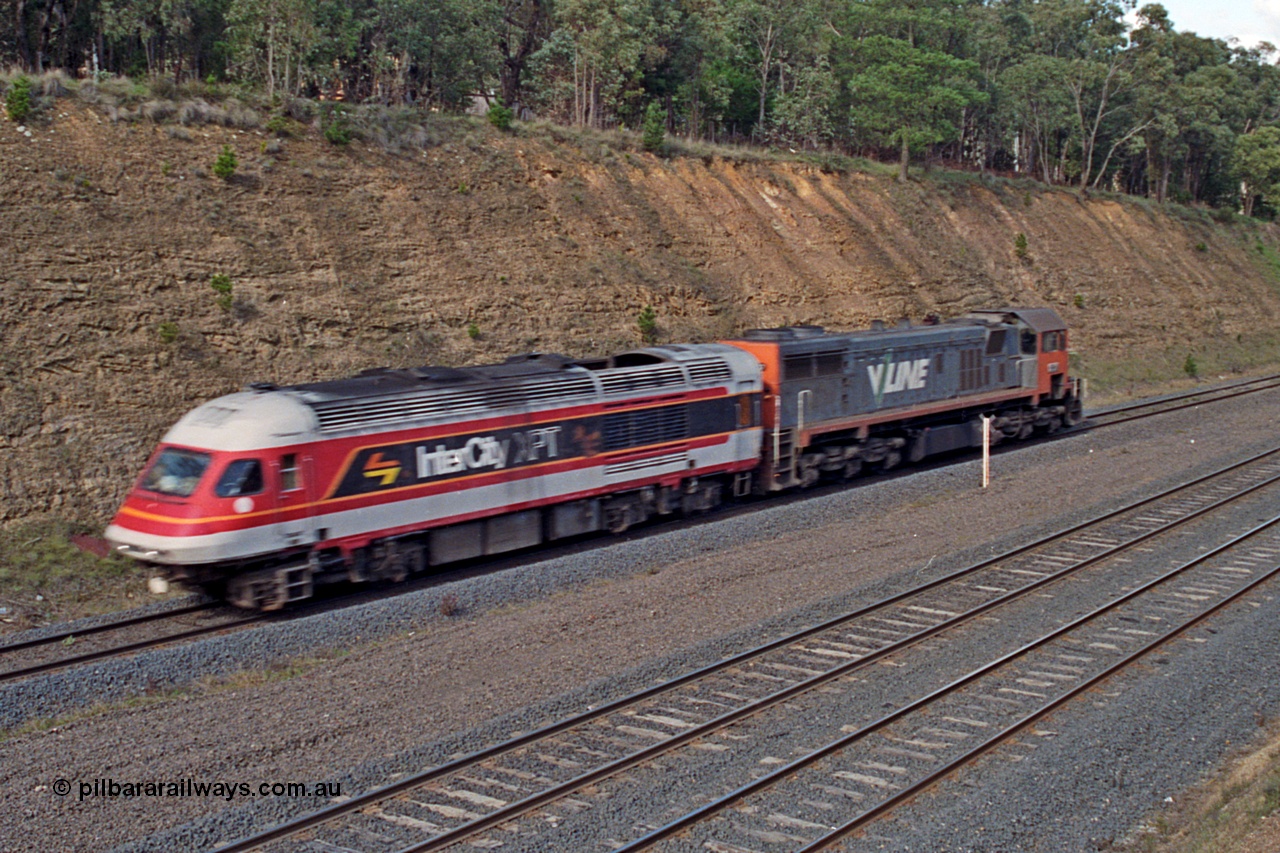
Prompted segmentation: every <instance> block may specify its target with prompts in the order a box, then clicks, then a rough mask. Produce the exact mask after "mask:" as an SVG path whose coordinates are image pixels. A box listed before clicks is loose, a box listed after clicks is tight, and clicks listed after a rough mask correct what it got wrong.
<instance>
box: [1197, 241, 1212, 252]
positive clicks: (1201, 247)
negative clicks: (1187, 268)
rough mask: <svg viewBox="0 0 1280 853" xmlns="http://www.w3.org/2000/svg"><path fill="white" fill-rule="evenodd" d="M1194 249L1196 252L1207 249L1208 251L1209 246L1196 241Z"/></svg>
mask: <svg viewBox="0 0 1280 853" xmlns="http://www.w3.org/2000/svg"><path fill="white" fill-rule="evenodd" d="M1196 251H1197V252H1207V251H1209V247H1208V246H1207V245H1205V244H1204V243H1196Z"/></svg>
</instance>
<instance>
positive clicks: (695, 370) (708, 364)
mask: <svg viewBox="0 0 1280 853" xmlns="http://www.w3.org/2000/svg"><path fill="white" fill-rule="evenodd" d="M684 366H685V369H686V370H688V371H689V381H690V382H725V381H727V380H728V379H729V378H730V377H731V376H732V375H733V374H732V372H731V371H730V370H729V365H728V363H727V362H725V360H724V359H722V358H697V359H693V360H692V361H686V362H685V363H684Z"/></svg>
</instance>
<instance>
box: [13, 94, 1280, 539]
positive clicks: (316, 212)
mask: <svg viewBox="0 0 1280 853" xmlns="http://www.w3.org/2000/svg"><path fill="white" fill-rule="evenodd" d="M31 131H32V135H31V136H30V137H28V136H26V135H25V134H23V133H20V132H19V130H18V128H17V127H16V126H15V125H14V124H12V123H10V122H3V121H0V197H3V199H4V203H3V205H0V235H2V236H0V293H2V295H3V301H2V302H0V523H3V522H12V521H14V520H17V519H23V518H29V517H33V516H39V515H47V514H56V515H60V516H65V517H72V518H78V519H82V520H86V521H91V522H94V523H98V522H100V521H102V520H104V519H105V517H106V516H107V514H109V512H110V511H111V510H112V509H113V507H114V506H115V504H116V503H117V502H118V500H119V499H120V497H121V495H122V494H123V491H124V490H125V489H126V488H127V487H128V484H129V482H130V481H131V479H132V477H133V476H134V474H135V473H136V471H137V469H138V467H139V466H140V464H141V463H142V461H143V459H144V458H145V455H146V453H147V452H148V451H149V449H150V448H151V447H152V446H153V444H154V442H155V441H156V439H157V438H158V437H159V436H160V434H161V433H162V432H163V431H164V429H165V428H166V427H167V426H168V425H169V424H171V423H172V422H173V421H174V420H175V419H176V418H177V417H178V416H179V415H181V414H182V412H184V411H185V410H187V409H188V408H190V407H192V406H193V405H195V404H197V403H198V402H200V401H202V400H204V399H207V398H209V397H211V396H214V395H217V394H219V393H223V392H226V391H229V390H233V389H235V388H237V387H239V386H241V385H243V384H244V383H245V382H248V381H253V380H273V381H278V382H299V381H308V380H313V379H318V378H329V377H333V376H337V375H342V374H345V373H349V372H353V371H356V370H360V369H363V368H366V367H371V366H378V365H408V364H421V363H426V362H445V363H465V362H477V361H486V360H499V359H501V358H503V357H505V356H506V355H507V354H510V353H512V352H517V351H523V350H530V349H539V350H544V351H563V352H567V353H570V354H575V355H580V354H587V353H589V352H599V351H608V350H615V349H619V348H624V347H627V346H632V345H635V344H637V343H638V342H639V341H638V332H637V329H636V322H635V318H636V314H637V312H638V311H639V310H640V309H641V308H642V307H643V306H645V305H650V304H651V305H653V306H654V308H655V309H656V311H657V314H658V318H659V326H660V332H661V337H662V339H663V340H698V339H709V338H714V337H717V336H722V335H725V334H729V333H732V332H735V331H737V330H740V329H742V328H746V327H750V326H758V325H775V324H783V323H795V322H806V323H819V324H822V325H826V326H829V327H834V328H856V327H860V326H864V325H866V324H867V323H868V322H869V321H870V320H872V319H877V318H881V319H888V320H893V319H897V318H899V317H903V316H908V317H912V318H917V319H918V318H919V317H921V316H923V315H924V314H925V313H928V312H937V313H939V314H942V315H944V316H949V315H953V314H956V313H958V312H960V311H962V310H965V309H967V308H970V307H975V306H990V305H994V304H1004V303H1021V304H1033V305H1040V304H1048V305H1052V306H1054V307H1056V308H1057V309H1058V310H1059V311H1061V312H1062V313H1063V314H1064V315H1065V316H1066V317H1067V319H1068V321H1069V322H1070V323H1071V324H1072V326H1073V328H1075V329H1076V330H1077V333H1076V337H1075V338H1074V348H1075V349H1076V350H1077V351H1078V352H1079V353H1080V354H1081V355H1082V367H1083V369H1084V371H1085V373H1086V375H1088V373H1089V371H1090V369H1091V368H1094V369H1099V370H1100V369H1101V366H1104V365H1115V364H1118V363H1121V362H1124V361H1126V360H1128V361H1131V362H1142V361H1144V360H1159V361H1162V363H1165V364H1166V367H1167V364H1168V363H1169V362H1170V360H1171V359H1177V363H1178V364H1181V359H1182V358H1183V357H1184V356H1183V353H1186V352H1191V351H1198V349H1203V348H1206V347H1207V348H1211V349H1212V348H1214V347H1218V348H1221V347H1223V346H1226V347H1227V349H1231V347H1236V348H1239V349H1240V350H1241V351H1247V352H1250V353H1254V354H1256V352H1257V351H1258V349H1259V348H1263V347H1265V346H1267V345H1268V342H1269V340H1270V338H1268V336H1269V335H1271V334H1272V333H1273V332H1272V330H1273V329H1275V327H1276V318H1277V317H1278V316H1280V290H1278V289H1277V280H1278V279H1277V272H1276V270H1275V269H1274V268H1273V266H1272V264H1271V263H1270V259H1276V258H1277V256H1276V255H1275V254H1274V252H1273V251H1272V249H1271V248H1269V247H1271V246H1273V245H1275V244H1276V243H1277V236H1276V232H1275V231H1274V230H1273V229H1272V228H1270V227H1269V226H1268V227H1263V226H1256V225H1221V224H1218V223H1215V222H1213V221H1211V220H1209V219H1208V217H1198V216H1194V215H1185V216H1182V217H1180V218H1174V217H1171V216H1170V215H1167V214H1166V213H1164V212H1161V211H1160V210H1159V209H1157V208H1154V207H1152V206H1150V205H1146V204H1145V203H1142V202H1138V201H1123V202H1117V201H1114V200H1107V199H1081V198H1079V197H1077V196H1076V195H1074V194H1072V193H1070V192H1065V191H1053V190H1047V189H1034V188H1033V189H1025V188H1013V187H1011V186H1010V185H1008V184H1004V183H1000V182H990V183H989V184H986V183H983V182H981V181H979V180H977V179H974V180H971V181H961V180H947V181H943V180H932V179H931V180H925V181H921V182H918V183H913V184H910V185H906V186H901V185H898V184H896V183H894V182H893V181H891V180H890V179H888V178H882V177H876V176H869V175H865V174H858V173H849V174H840V173H825V172H823V171H821V170H819V169H817V168H815V167H812V166H808V165H804V164H786V163H759V162H746V161H729V160H724V159H719V158H705V159H673V160H661V159H658V158H655V157H653V156H651V155H647V154H643V153H640V152H638V151H636V152H630V153H628V152H625V151H619V150H610V149H604V148H600V147H599V146H594V145H593V146H592V152H591V153H590V154H589V155H588V154H587V153H584V151H583V150H582V148H581V147H580V146H578V145H575V144H573V143H571V142H565V141H563V137H561V141H557V138H556V137H555V136H553V135H552V134H550V133H546V132H534V133H528V132H526V133H523V134H520V135H515V136H504V135H501V134H499V133H498V132H497V131H494V130H492V129H491V128H487V127H483V126H480V125H472V126H467V125H459V127H458V129H457V132H456V133H454V134H453V141H451V142H449V143H447V144H443V145H438V146H435V147H432V148H429V149H428V150H426V151H425V152H424V151H421V150H415V151H413V152H412V153H399V154H389V153H386V152H384V151H382V150H380V149H377V148H374V147H371V146H366V145H364V144H362V143H355V144H353V145H351V146H349V147H346V148H335V147H333V146H330V145H328V144H327V143H325V142H324V141H323V140H322V139H320V138H319V137H318V136H316V135H315V134H314V133H310V132H307V133H304V134H303V135H302V136H300V137H294V138H290V139H287V140H284V141H283V142H282V143H281V144H282V150H280V151H278V152H276V153H273V154H271V155H268V154H265V153H263V145H264V142H266V141H267V140H268V138H269V137H268V136H267V135H266V134H265V133H264V132H260V131H250V132H245V131H242V130H241V131H237V130H232V129H228V128H221V127H197V128H190V129H188V128H178V127H176V126H164V125H155V124H152V123H150V122H139V123H134V124H126V123H119V124H113V123H111V122H110V121H108V120H107V118H106V117H104V116H103V115H101V114H98V113H96V112H94V111H92V110H91V109H89V108H87V107H84V106H83V105H80V104H78V103H75V102H71V101H61V102H59V103H58V105H57V107H56V108H55V109H54V110H53V111H51V112H50V113H49V114H48V115H47V116H46V120H44V121H42V122H40V123H37V124H36V125H34V126H33V127H32V128H31ZM227 144H229V145H231V146H232V148H233V149H234V150H235V151H236V152H237V154H238V156H239V160H240V169H239V172H238V173H237V175H236V177H235V178H234V179H233V180H231V181H229V182H223V181H220V180H217V179H215V178H212V177H210V176H209V175H208V171H209V169H210V167H211V165H212V163H213V161H214V159H215V157H216V155H217V153H218V151H219V149H221V147H222V146H223V145H227ZM1020 232H1021V233H1024V234H1026V235H1027V238H1028V253H1027V256H1026V257H1021V258H1020V257H1018V255H1017V254H1016V252H1015V243H1014V238H1015V235H1016V234H1017V233H1020ZM216 273H221V274H225V275H228V276H230V277H231V279H232V281H233V288H234V289H233V297H234V304H233V305H232V306H231V308H230V309H229V310H226V309H224V308H223V307H220V306H219V304H218V302H217V296H218V294H216V293H215V292H214V291H213V290H211V288H210V286H209V282H210V278H211V276H212V275H214V274H216ZM470 324H474V327H475V330H477V331H478V333H479V337H478V338H473V337H472V335H470V334H468V326H469V325H470ZM1224 358H1228V360H1229V356H1224ZM1109 369H1110V368H1109ZM1142 373H1143V371H1142V370H1141V369H1133V370H1130V371H1127V372H1126V371H1124V370H1121V371H1120V373H1119V375H1125V376H1128V377H1130V378H1132V377H1135V376H1136V377H1139V378H1140V377H1141V375H1142Z"/></svg>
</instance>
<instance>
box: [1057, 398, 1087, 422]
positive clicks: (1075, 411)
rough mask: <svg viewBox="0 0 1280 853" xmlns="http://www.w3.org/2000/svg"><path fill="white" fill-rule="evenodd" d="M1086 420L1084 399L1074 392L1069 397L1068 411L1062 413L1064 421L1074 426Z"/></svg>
mask: <svg viewBox="0 0 1280 853" xmlns="http://www.w3.org/2000/svg"><path fill="white" fill-rule="evenodd" d="M1082 420H1084V401H1083V400H1081V399H1080V398H1079V397H1077V396H1075V395H1074V394H1072V395H1071V396H1070V397H1067V406H1066V411H1065V412H1064V413H1063V415H1062V423H1063V424H1064V425H1066V426H1068V427H1073V426H1075V425H1076V424H1078V423H1080V422H1081V421H1082Z"/></svg>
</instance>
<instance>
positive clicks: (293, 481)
mask: <svg viewBox="0 0 1280 853" xmlns="http://www.w3.org/2000/svg"><path fill="white" fill-rule="evenodd" d="M299 487H300V483H299V482H298V455H297V454H296V453H286V454H285V455H284V456H281V457H280V491H282V492H291V491H293V490H294V489H297V488H299Z"/></svg>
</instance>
